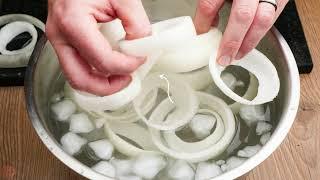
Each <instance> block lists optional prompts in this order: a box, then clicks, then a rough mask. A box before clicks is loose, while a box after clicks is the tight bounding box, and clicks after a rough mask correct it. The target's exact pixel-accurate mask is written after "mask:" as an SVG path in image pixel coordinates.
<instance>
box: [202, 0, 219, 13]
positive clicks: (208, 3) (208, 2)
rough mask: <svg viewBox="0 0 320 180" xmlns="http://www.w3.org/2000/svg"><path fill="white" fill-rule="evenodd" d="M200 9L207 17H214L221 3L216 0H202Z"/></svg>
mask: <svg viewBox="0 0 320 180" xmlns="http://www.w3.org/2000/svg"><path fill="white" fill-rule="evenodd" d="M198 8H199V10H200V11H201V12H202V13H204V14H206V15H214V14H215V13H216V12H217V10H218V9H219V3H218V1H216V0H200V1H199V7H198Z"/></svg>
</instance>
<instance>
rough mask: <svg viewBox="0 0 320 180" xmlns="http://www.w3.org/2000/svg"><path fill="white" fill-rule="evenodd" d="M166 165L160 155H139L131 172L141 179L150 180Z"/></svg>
mask: <svg viewBox="0 0 320 180" xmlns="http://www.w3.org/2000/svg"><path fill="white" fill-rule="evenodd" d="M166 164H167V163H166V161H165V159H164V158H163V157H162V156H160V155H155V154H141V155H139V156H138V157H137V158H136V159H135V160H134V162H133V166H132V171H133V173H135V174H136V175H138V176H140V177H142V178H145V179H152V178H154V177H155V176H156V175H157V174H158V173H159V172H160V171H161V170H162V169H163V168H164V167H165V166H166Z"/></svg>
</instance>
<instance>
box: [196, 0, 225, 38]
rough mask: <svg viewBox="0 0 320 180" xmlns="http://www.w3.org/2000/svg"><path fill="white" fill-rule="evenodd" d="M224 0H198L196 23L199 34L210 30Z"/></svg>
mask: <svg viewBox="0 0 320 180" xmlns="http://www.w3.org/2000/svg"><path fill="white" fill-rule="evenodd" d="M223 2H224V0H198V6H197V10H196V15H195V18H194V24H195V27H196V30H197V33H198V34H202V33H206V32H208V31H209V30H210V27H211V24H212V22H214V19H215V17H216V16H217V14H218V12H219V9H220V8H221V7H222V5H223Z"/></svg>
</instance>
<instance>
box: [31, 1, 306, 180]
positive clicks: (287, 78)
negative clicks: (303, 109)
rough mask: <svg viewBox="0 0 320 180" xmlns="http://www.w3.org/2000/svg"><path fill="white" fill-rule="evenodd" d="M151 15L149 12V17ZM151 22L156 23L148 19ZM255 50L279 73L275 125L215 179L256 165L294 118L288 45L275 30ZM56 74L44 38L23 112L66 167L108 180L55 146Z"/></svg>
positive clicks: (295, 86)
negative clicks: (52, 97) (254, 149)
mask: <svg viewBox="0 0 320 180" xmlns="http://www.w3.org/2000/svg"><path fill="white" fill-rule="evenodd" d="M166 1H167V0H166ZM188 2H189V1H188ZM153 8H154V7H153ZM147 11H148V9H147ZM152 12H153V11H152V10H150V9H149V11H148V13H149V15H150V13H152ZM179 15H180V14H179ZM182 15H183V14H182ZM150 16H152V15H150ZM166 18H168V17H166ZM151 19H153V20H159V19H156V18H152V17H151ZM221 27H223V25H221ZM258 49H259V50H260V51H262V52H263V53H264V54H265V55H266V56H267V57H268V58H269V59H271V60H272V62H273V63H274V65H275V66H276V68H277V70H278V73H279V77H280V81H281V88H280V93H279V95H278V98H277V103H276V104H277V106H278V107H277V109H278V110H279V112H280V113H277V115H276V117H273V118H275V119H276V120H278V123H277V126H276V128H275V131H274V132H273V134H272V137H271V139H270V141H269V142H268V143H267V144H266V145H265V146H263V148H262V149H261V150H260V151H259V152H258V153H257V154H256V155H255V156H253V157H252V158H250V159H248V160H247V161H246V162H245V163H244V164H242V165H241V166H239V167H238V168H235V169H233V170H231V171H229V172H226V173H224V174H222V175H220V176H219V177H217V178H216V179H235V178H237V177H240V176H242V175H244V174H245V173H247V172H248V171H250V170H252V169H253V168H254V167H256V166H257V165H258V164H260V163H261V162H262V161H263V160H265V159H266V158H267V157H268V156H269V155H270V154H271V153H272V152H273V151H275V149H276V148H277V147H278V146H279V145H280V144H281V142H282V141H283V139H284V138H285V137H286V135H287V133H288V132H289V129H290V128H291V125H292V123H293V121H294V119H295V116H296V112H297V109H298V104H299V97H300V83H299V74H298V70H297V66H296V62H295V59H294V56H293V54H292V52H291V50H290V48H289V46H288V44H287V43H286V41H285V40H284V38H283V37H282V36H281V34H280V33H279V32H278V31H277V30H276V29H275V28H272V30H271V31H270V32H269V33H268V34H267V35H266V37H265V38H264V39H263V40H262V42H261V43H260V45H259V47H258ZM59 74H60V68H59V63H58V61H57V60H56V55H55V52H54V50H53V48H52V46H51V45H50V43H49V42H48V41H47V39H46V37H45V36H44V37H42V38H41V39H40V41H39V42H38V44H37V46H36V48H35V51H34V53H33V55H32V57H31V59H30V62H29V67H28V69H27V73H26V79H25V95H26V101H27V108H28V112H29V117H30V120H31V122H32V124H33V127H34V128H35V130H36V132H37V133H38V135H39V137H40V138H41V140H42V141H43V143H44V144H45V145H46V146H47V148H48V149H49V150H50V151H51V152H52V153H53V154H54V155H55V156H56V157H57V158H58V159H60V160H61V161H62V162H63V163H64V164H66V165H67V166H68V167H70V168H71V169H73V170H74V171H76V172H77V173H79V174H81V175H83V176H84V177H87V178H89V179H110V178H108V177H106V176H102V175H101V174H99V173H96V172H94V171H93V170H91V169H90V168H89V167H87V166H85V165H84V164H82V163H81V162H79V161H78V160H76V159H75V158H73V157H72V156H70V155H68V154H67V153H65V152H64V151H63V150H62V148H61V146H60V144H59V139H56V138H55V137H56V135H55V131H53V128H54V125H53V122H52V120H50V119H49V118H48V117H49V116H48V112H49V110H48V101H49V94H50V93H51V91H52V89H53V88H54V87H53V82H54V81H55V80H56V79H57V77H58V76H59Z"/></svg>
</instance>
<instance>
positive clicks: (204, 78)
mask: <svg viewBox="0 0 320 180" xmlns="http://www.w3.org/2000/svg"><path fill="white" fill-rule="evenodd" d="M177 76H178V77H179V78H181V80H183V81H185V82H187V83H188V84H189V85H190V86H191V87H192V88H193V89H194V90H202V89H204V88H206V87H208V86H209V84H211V83H213V81H212V78H211V76H210V71H209V68H208V67H203V68H200V69H197V70H194V71H191V72H186V73H178V74H177Z"/></svg>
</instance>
